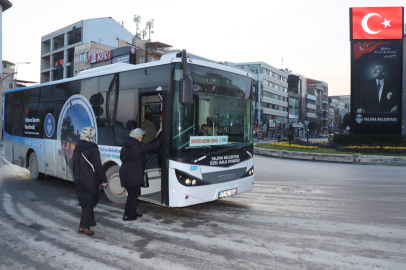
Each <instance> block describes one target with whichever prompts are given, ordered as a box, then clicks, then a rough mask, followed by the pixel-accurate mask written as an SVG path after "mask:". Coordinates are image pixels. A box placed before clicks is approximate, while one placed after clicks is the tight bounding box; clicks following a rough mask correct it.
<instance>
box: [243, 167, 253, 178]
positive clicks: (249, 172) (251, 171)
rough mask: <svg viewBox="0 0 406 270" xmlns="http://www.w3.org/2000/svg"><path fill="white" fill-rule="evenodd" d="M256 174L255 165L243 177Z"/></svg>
mask: <svg viewBox="0 0 406 270" xmlns="http://www.w3.org/2000/svg"><path fill="white" fill-rule="evenodd" d="M252 175H254V166H252V167H251V168H250V169H249V170H248V171H247V172H246V173H245V174H244V175H243V176H241V178H243V177H247V176H252Z"/></svg>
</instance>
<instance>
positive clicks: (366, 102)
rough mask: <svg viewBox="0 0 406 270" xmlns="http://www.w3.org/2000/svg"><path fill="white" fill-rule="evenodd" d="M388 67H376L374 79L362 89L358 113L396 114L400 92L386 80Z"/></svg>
mask: <svg viewBox="0 0 406 270" xmlns="http://www.w3.org/2000/svg"><path fill="white" fill-rule="evenodd" d="M385 75H386V67H385V66H384V65H381V64H378V65H376V66H375V67H374V72H373V77H374V78H373V79H372V80H368V81H366V82H365V83H364V85H363V86H362V87H361V89H360V91H359V93H358V95H357V98H356V100H355V102H356V108H357V113H364V112H367V113H369V112H371V113H379V112H385V113H396V112H397V111H398V106H399V95H398V93H399V91H398V89H395V88H394V87H393V85H392V84H391V83H390V81H388V80H385Z"/></svg>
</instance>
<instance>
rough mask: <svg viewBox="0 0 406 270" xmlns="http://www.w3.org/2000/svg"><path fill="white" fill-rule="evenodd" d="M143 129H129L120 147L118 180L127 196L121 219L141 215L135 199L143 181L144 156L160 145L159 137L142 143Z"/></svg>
mask: <svg viewBox="0 0 406 270" xmlns="http://www.w3.org/2000/svg"><path fill="white" fill-rule="evenodd" d="M144 134H145V131H144V130H142V129H140V128H136V129H134V130H133V131H131V133H130V136H129V137H128V138H127V140H126V142H125V144H124V147H123V148H122V149H121V153H120V159H121V162H122V164H121V167H120V181H121V186H122V187H124V188H125V189H126V190H127V193H128V197H127V202H126V205H125V210H124V216H123V220H124V221H127V220H136V219H137V217H142V214H139V213H137V199H138V196H139V193H140V185H141V184H143V183H144V169H145V157H146V155H147V153H149V152H153V151H155V150H157V149H158V148H159V146H160V145H161V139H156V140H153V141H151V142H150V143H147V144H144V143H142V139H143V137H144Z"/></svg>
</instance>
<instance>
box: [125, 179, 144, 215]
mask: <svg viewBox="0 0 406 270" xmlns="http://www.w3.org/2000/svg"><path fill="white" fill-rule="evenodd" d="M125 189H126V190H127V193H128V197H127V202H126V204H125V210H124V216H127V217H131V216H132V215H135V214H136V213H137V201H138V196H139V195H140V185H136V186H130V187H125Z"/></svg>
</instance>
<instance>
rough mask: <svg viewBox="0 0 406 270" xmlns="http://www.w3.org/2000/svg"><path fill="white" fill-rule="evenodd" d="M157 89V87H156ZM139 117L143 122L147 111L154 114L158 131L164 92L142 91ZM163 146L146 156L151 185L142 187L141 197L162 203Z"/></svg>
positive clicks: (146, 166) (146, 168) (146, 170)
mask: <svg viewBox="0 0 406 270" xmlns="http://www.w3.org/2000/svg"><path fill="white" fill-rule="evenodd" d="M154 90H155V89H154ZM138 100H139V106H138V108H139V113H138V115H139V117H140V121H139V123H141V122H142V121H143V119H144V117H145V114H146V113H149V114H151V115H152V119H153V120H152V121H153V122H154V125H155V129H156V131H157V132H158V131H159V130H160V128H161V122H160V120H159V115H160V114H159V113H160V112H161V111H162V93H161V92H158V93H157V92H156V91H153V92H141V91H140V94H139V99H138ZM161 149H162V148H159V149H158V150H157V151H155V152H153V153H150V154H148V155H147V157H146V165H145V172H146V174H147V175H148V180H149V187H148V188H141V194H140V197H141V198H142V199H144V200H147V201H151V202H155V203H161V197H162V194H161V157H162V153H161V151H162V150H161Z"/></svg>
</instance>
